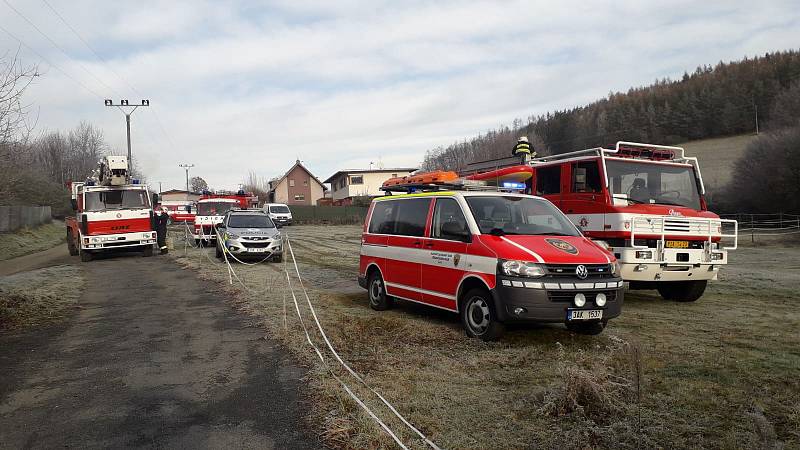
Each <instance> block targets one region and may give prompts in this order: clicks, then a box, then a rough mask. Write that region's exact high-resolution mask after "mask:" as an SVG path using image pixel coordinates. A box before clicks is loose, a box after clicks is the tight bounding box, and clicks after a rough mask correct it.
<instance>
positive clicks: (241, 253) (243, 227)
mask: <svg viewBox="0 0 800 450" xmlns="http://www.w3.org/2000/svg"><path fill="white" fill-rule="evenodd" d="M217 230H218V231H219V235H220V236H221V237H222V239H217V258H222V257H223V255H222V252H223V247H222V246H223V245H224V246H225V248H227V249H228V252H230V253H231V254H232V255H234V256H236V257H237V258H240V259H241V258H243V257H247V258H258V259H267V258H271V259H272V260H273V261H275V262H280V261H281V260H282V259H283V248H282V246H281V232H280V231H278V228H277V227H276V226H275V223H274V222H273V221H272V219H270V218H269V215H267V214H266V213H264V212H263V211H261V210H258V209H238V210H232V211H228V213H227V214H225V217H224V218H223V219H222V222H221V223H220V224H218V225H217Z"/></svg>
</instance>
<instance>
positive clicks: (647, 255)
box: [636, 250, 653, 259]
mask: <svg viewBox="0 0 800 450" xmlns="http://www.w3.org/2000/svg"><path fill="white" fill-rule="evenodd" d="M636 259H653V251H652V250H637V251H636Z"/></svg>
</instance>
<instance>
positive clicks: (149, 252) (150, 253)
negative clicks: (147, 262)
mask: <svg viewBox="0 0 800 450" xmlns="http://www.w3.org/2000/svg"><path fill="white" fill-rule="evenodd" d="M142 256H144V257H146V258H149V257H151V256H153V246H152V245H148V246H147V247H145V248H144V251H143V252H142Z"/></svg>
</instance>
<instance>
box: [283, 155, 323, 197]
mask: <svg viewBox="0 0 800 450" xmlns="http://www.w3.org/2000/svg"><path fill="white" fill-rule="evenodd" d="M298 166H299V167H300V168H301V169H303V170H304V171H305V172H306V173H307V174H308V175H309V176H310V177H311V179H313V180H314V181H316V182H317V183H319V185H320V186H322V191H323V192H324V191H327V190H328V188H326V187H325V184H323V183H322V181H319V178H317V177H316V176H315V175H314V174H313V173H311V171H310V170H308V169H307V168H306V166H304V165H303V163H301V162H300V160H299V159H298V160H297V161H295V163H294V165H293V166H292V167H290V168H289V170H287V171H286V173H284V174H283V176H282V177H280V178H274V179H272V180H270V183H272V182H273V181H274V182H275V184H274V185H273V187H272V189H271V190H272V191H274V190H275V188H276V187H277V186H278V185H279V184H280V183H281V181H283V180H284V179H286V177H287V176H289V174H290V173H291V172H292V170H294V168H295V167H298Z"/></svg>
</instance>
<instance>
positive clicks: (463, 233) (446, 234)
mask: <svg viewBox="0 0 800 450" xmlns="http://www.w3.org/2000/svg"><path fill="white" fill-rule="evenodd" d="M442 237H443V238H445V239H453V240H456V241H462V242H470V241H471V240H472V235H470V234H469V231H468V230H467V229H466V227H465V226H464V225H463V224H460V223H458V222H445V223H443V224H442Z"/></svg>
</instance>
